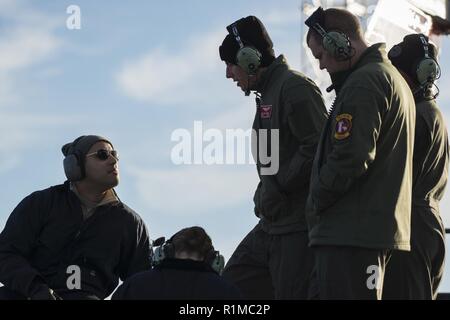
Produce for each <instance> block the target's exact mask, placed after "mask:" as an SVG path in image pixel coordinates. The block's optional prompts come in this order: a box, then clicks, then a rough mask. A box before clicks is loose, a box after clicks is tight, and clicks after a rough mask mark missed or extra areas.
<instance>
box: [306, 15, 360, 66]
mask: <svg viewBox="0 0 450 320" xmlns="http://www.w3.org/2000/svg"><path fill="white" fill-rule="evenodd" d="M324 21H325V12H324V10H323V9H322V7H319V8H318V9H317V10H316V11H314V12H313V14H312V15H311V16H310V17H309V18H308V19H306V20H305V24H306V25H307V26H308V27H310V28H312V29H313V30H315V31H316V32H317V33H318V34H319V35H320V36H321V38H322V46H323V48H324V49H325V50H326V51H327V52H328V53H329V54H331V55H332V56H333V57H334V58H335V59H336V60H338V61H346V60H349V59H350V58H351V57H352V56H353V48H352V45H351V42H350V39H349V37H348V36H347V35H346V34H345V33H343V32H340V31H337V30H332V31H326V30H325V28H324V27H323V26H322V25H323V22H324Z"/></svg>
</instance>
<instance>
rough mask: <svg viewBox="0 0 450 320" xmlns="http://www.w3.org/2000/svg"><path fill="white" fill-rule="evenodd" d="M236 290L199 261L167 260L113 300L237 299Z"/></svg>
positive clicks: (124, 287) (129, 283)
mask: <svg viewBox="0 0 450 320" xmlns="http://www.w3.org/2000/svg"><path fill="white" fill-rule="evenodd" d="M240 298H241V294H240V292H239V291H238V289H237V288H236V287H234V286H233V285H232V284H230V283H228V282H227V281H226V280H225V279H223V278H222V277H220V276H219V275H218V274H217V273H215V272H214V271H213V270H212V268H211V267H209V266H208V265H207V264H205V263H204V262H201V261H193V260H184V259H183V260H181V259H166V260H164V261H163V262H162V263H161V264H160V265H159V266H157V267H155V268H154V269H153V270H150V271H145V272H141V273H139V274H136V275H134V276H133V277H131V278H130V279H128V280H127V281H125V282H124V283H123V284H122V285H121V286H120V287H119V288H118V289H117V291H116V292H115V293H114V295H113V296H112V299H113V300H180V299H181V300H188V299H189V300H226V299H230V300H233V299H234V300H236V299H240Z"/></svg>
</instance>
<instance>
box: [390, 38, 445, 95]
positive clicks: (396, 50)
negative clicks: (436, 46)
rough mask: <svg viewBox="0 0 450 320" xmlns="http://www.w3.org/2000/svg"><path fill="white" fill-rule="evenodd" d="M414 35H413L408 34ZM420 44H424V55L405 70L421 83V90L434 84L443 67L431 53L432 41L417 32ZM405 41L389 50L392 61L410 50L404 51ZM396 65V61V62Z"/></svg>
mask: <svg viewBox="0 0 450 320" xmlns="http://www.w3.org/2000/svg"><path fill="white" fill-rule="evenodd" d="M408 36H412V35H408ZM408 36H407V37H408ZM417 37H418V40H419V42H420V45H421V46H422V50H423V55H422V56H420V57H419V58H417V59H416V60H415V61H414V62H413V63H412V65H411V67H410V69H409V70H404V71H405V72H406V73H408V74H409V75H410V76H411V77H412V78H413V80H415V81H417V83H418V84H419V85H420V90H422V89H424V88H427V87H429V86H431V85H433V84H434V81H436V79H438V78H439V77H440V74H441V69H440V67H439V64H438V63H437V61H436V60H435V59H434V58H433V57H432V56H431V55H430V43H429V42H428V39H427V37H426V36H425V35H423V34H417ZM405 39H406V37H405V38H404V39H403V42H402V43H400V44H397V45H395V46H393V47H392V49H391V50H389V53H388V57H389V59H391V61H394V60H397V59H401V57H402V55H403V54H405V55H407V54H408V52H404V51H405V50H404V47H403V45H402V44H403V43H404V41H406V40H405ZM394 65H395V63H394Z"/></svg>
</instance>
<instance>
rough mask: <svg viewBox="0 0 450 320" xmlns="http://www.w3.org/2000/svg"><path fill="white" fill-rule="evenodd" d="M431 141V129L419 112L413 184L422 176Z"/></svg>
mask: <svg viewBox="0 0 450 320" xmlns="http://www.w3.org/2000/svg"><path fill="white" fill-rule="evenodd" d="M431 143H432V141H431V129H430V128H429V127H428V126H427V123H426V121H425V119H424V118H423V117H422V116H420V113H417V115H416V127H415V140H414V160H413V161H414V164H413V170H414V173H413V177H414V181H413V186H415V185H416V183H417V179H418V178H419V177H421V171H422V170H423V164H424V163H425V159H426V158H427V156H428V153H429V148H430V146H431Z"/></svg>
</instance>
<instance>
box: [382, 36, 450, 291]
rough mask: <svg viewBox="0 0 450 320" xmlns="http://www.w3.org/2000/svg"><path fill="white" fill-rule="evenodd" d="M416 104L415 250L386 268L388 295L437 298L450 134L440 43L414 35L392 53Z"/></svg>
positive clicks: (395, 256) (398, 256)
mask: <svg viewBox="0 0 450 320" xmlns="http://www.w3.org/2000/svg"><path fill="white" fill-rule="evenodd" d="M388 57H389V59H390V60H391V62H392V64H393V65H394V66H395V67H397V69H398V70H399V71H400V73H401V74H402V75H403V77H404V78H405V80H406V82H408V84H409V86H410V87H411V90H412V91H413V93H414V99H415V102H416V127H415V142H414V157H413V197H412V199H413V201H412V210H411V251H410V252H404V251H395V252H393V253H392V256H391V258H390V260H389V263H388V265H387V267H386V275H385V279H384V283H385V284H384V289H383V299H396V300H400V299H401V300H403V299H412V300H419V299H420V300H422V299H428V300H431V299H436V297H437V291H438V286H439V284H440V282H441V279H442V275H443V271H444V257H445V240H444V239H445V237H444V236H445V228H444V226H443V224H442V219H441V217H440V214H439V201H440V200H441V199H442V197H443V195H444V190H445V186H446V184H447V172H448V162H449V150H448V135H447V129H446V126H445V122H444V117H443V116H442V113H441V112H440V110H439V108H438V106H437V104H436V101H435V97H436V94H433V92H432V88H433V85H434V81H435V79H436V77H438V75H439V65H438V63H437V50H436V47H435V46H434V45H433V44H431V43H430V42H429V41H428V37H426V36H425V35H423V34H410V35H407V36H406V37H404V38H403V41H402V42H400V43H399V44H397V45H395V46H394V47H393V48H392V49H391V50H390V51H389V54H388Z"/></svg>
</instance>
